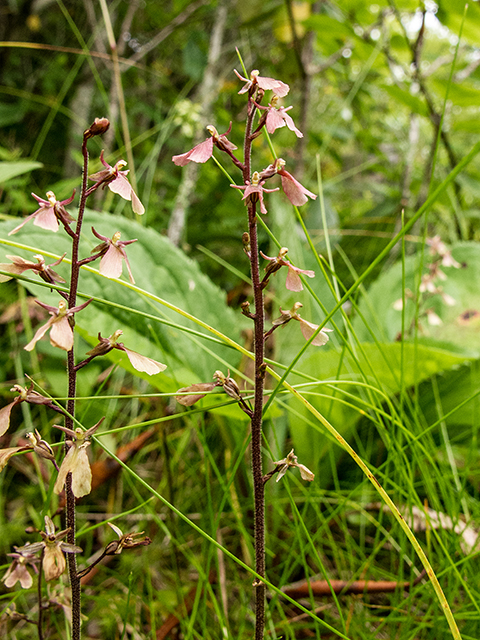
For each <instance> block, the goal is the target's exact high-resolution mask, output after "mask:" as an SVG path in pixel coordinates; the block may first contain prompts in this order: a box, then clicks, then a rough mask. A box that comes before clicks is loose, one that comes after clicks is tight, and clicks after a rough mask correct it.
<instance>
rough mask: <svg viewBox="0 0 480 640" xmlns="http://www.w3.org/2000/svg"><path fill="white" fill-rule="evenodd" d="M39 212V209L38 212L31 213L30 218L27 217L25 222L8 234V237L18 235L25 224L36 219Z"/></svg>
mask: <svg viewBox="0 0 480 640" xmlns="http://www.w3.org/2000/svg"><path fill="white" fill-rule="evenodd" d="M38 211H39V209H37V211H35V212H34V213H31V214H30V215H29V216H27V217H26V218H25V220H24V221H23V222H21V223H20V224H19V225H18V227H15V229H12V230H11V231H10V232H9V234H8V235H9V236H13V234H14V233H17V231H20V229H21V228H22V227H23V225H24V224H27V222H28V221H29V220H31V219H32V218H34V217H35V215H36V214H37V212H38Z"/></svg>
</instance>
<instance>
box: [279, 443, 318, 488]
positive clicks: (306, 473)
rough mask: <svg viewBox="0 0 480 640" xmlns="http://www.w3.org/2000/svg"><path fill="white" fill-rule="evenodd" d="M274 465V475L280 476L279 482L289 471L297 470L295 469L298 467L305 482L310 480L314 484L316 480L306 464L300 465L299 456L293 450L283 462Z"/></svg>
mask: <svg viewBox="0 0 480 640" xmlns="http://www.w3.org/2000/svg"><path fill="white" fill-rule="evenodd" d="M273 464H274V465H275V467H276V468H275V471H274V473H277V474H278V475H277V482H278V481H279V480H280V479H281V478H283V476H284V475H285V474H286V473H287V471H288V470H289V469H291V468H295V467H297V469H298V470H299V471H300V475H301V476H302V479H303V480H308V482H312V480H313V479H314V478H315V474H314V473H312V472H311V471H310V469H307V467H306V466H305V465H304V464H299V462H298V458H297V456H296V455H295V454H294V453H293V449H292V450H291V451H290V453H289V454H288V455H287V457H286V458H283V460H278V461H277V462H274V463H273Z"/></svg>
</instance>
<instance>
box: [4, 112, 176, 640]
mask: <svg viewBox="0 0 480 640" xmlns="http://www.w3.org/2000/svg"><path fill="white" fill-rule="evenodd" d="M109 124H110V123H109V121H108V120H107V119H106V118H97V119H95V121H94V123H93V124H92V125H91V126H90V127H89V128H88V129H87V130H86V131H85V132H84V135H83V144H82V155H83V181H82V188H81V193H80V201H79V206H78V212H77V218H76V225H75V226H74V225H73V223H74V221H75V218H74V217H73V216H72V215H71V214H70V213H69V212H68V211H67V207H68V206H69V205H71V204H72V203H73V199H74V195H75V194H73V195H72V196H71V197H70V198H68V199H67V200H62V201H58V200H57V199H56V197H55V194H54V193H53V192H52V191H49V192H48V193H47V199H43V198H40V197H39V196H36V195H35V194H32V196H33V197H34V198H35V200H36V201H37V203H38V204H39V205H40V206H39V208H38V209H37V210H36V211H34V213H32V214H31V215H30V216H28V217H27V218H26V219H25V220H23V221H22V223H21V224H19V225H18V226H17V227H15V228H14V229H13V230H12V231H11V232H10V235H13V234H15V233H16V232H17V231H18V230H19V229H21V228H22V227H23V226H24V225H25V224H27V223H28V222H29V221H31V220H33V224H35V225H37V226H39V227H41V228H43V229H46V230H47V231H51V232H54V233H56V232H58V231H59V229H63V230H64V231H65V232H66V233H67V234H68V236H69V237H70V239H71V255H70V258H71V269H70V280H69V283H68V290H65V288H59V289H57V291H58V295H59V298H60V299H59V301H58V305H57V306H52V305H49V304H46V303H44V302H42V301H41V300H36V302H37V303H38V305H39V306H40V307H41V308H43V309H44V310H45V311H47V312H48V313H49V315H50V318H49V319H48V321H47V322H46V323H45V324H43V325H42V326H40V327H39V328H38V329H37V330H36V332H35V334H34V336H33V338H32V339H31V340H30V342H28V343H27V344H26V345H25V347H24V348H25V349H26V350H27V351H32V350H34V349H35V347H36V345H37V343H38V342H39V341H40V340H42V339H43V338H44V336H45V335H46V334H47V332H48V331H49V332H50V336H49V337H50V343H51V345H52V346H53V347H55V348H58V349H60V350H62V351H64V352H66V360H67V376H68V400H67V403H66V406H65V407H62V406H61V405H60V404H59V403H57V402H54V401H53V400H52V399H51V398H49V397H46V396H44V395H42V394H41V393H39V392H38V391H35V390H34V389H33V386H34V385H33V383H32V385H31V386H30V388H23V387H21V386H20V385H18V384H16V385H14V386H13V387H12V392H16V393H17V394H18V395H17V396H16V397H15V399H14V400H13V401H12V402H10V403H9V404H8V405H6V406H5V407H3V408H2V409H0V435H3V434H4V433H5V432H6V431H7V430H8V428H9V425H10V415H11V412H12V410H13V409H14V407H16V405H18V404H20V403H22V402H26V403H28V404H30V405H43V406H44V407H46V408H47V409H51V410H53V411H55V412H56V415H58V414H61V415H62V416H63V417H64V424H63V425H60V426H58V427H57V428H58V429H60V430H61V431H63V433H64V434H65V441H64V446H63V460H62V461H61V464H60V466H59V465H58V464H57V461H56V456H55V453H54V450H53V448H52V446H51V445H50V443H48V442H46V441H45V440H44V439H43V438H42V435H41V433H40V432H39V431H38V430H37V429H35V432H32V433H28V434H26V437H27V440H29V441H30V443H31V444H26V445H21V446H17V447H8V448H6V449H0V470H1V469H3V468H4V466H5V465H6V464H7V463H8V461H9V460H10V459H11V457H12V456H13V455H16V454H22V453H32V452H33V453H34V454H36V455H38V456H40V457H42V458H45V459H47V460H49V461H51V462H52V472H53V473H54V474H55V482H54V487H53V490H54V493H56V494H65V505H66V506H65V514H66V517H65V528H64V529H63V530H62V531H61V532H59V533H55V525H54V524H53V520H52V518H53V515H52V518H50V516H48V515H46V516H45V531H40V536H41V537H42V541H41V542H33V543H27V544H25V545H23V546H22V547H15V552H14V553H11V554H10V555H11V557H12V558H13V563H12V565H11V566H10V568H9V569H8V571H7V573H6V574H5V576H4V577H3V582H4V584H5V586H7V587H13V586H14V584H15V583H16V582H19V583H20V585H21V586H22V587H23V588H30V587H31V585H32V581H33V578H32V576H31V574H30V573H29V571H28V565H30V566H31V567H32V568H33V569H34V571H36V572H37V573H38V581H39V586H38V590H37V591H38V600H39V602H38V612H39V613H38V618H37V620H36V621H33V622H34V623H35V624H36V625H37V628H38V637H39V638H40V639H42V638H43V637H44V636H43V611H44V609H45V607H46V606H48V605H46V604H45V603H44V601H43V600H44V599H43V596H42V589H41V578H42V575H43V576H44V577H45V580H46V581H47V582H50V581H53V580H57V579H58V578H59V577H60V576H61V575H62V574H63V573H64V571H65V570H66V568H67V566H68V574H69V579H70V587H71V612H70V614H69V617H70V616H71V626H72V631H71V637H72V638H73V640H79V639H80V622H81V590H80V578H81V576H82V575H84V574H85V572H87V573H88V571H89V567H87V568H86V569H83V570H82V571H81V572H79V571H78V569H77V562H76V554H79V553H81V552H82V549H81V548H80V547H79V546H78V545H77V544H76V534H75V508H76V507H75V504H76V500H78V499H80V498H82V497H83V496H85V495H88V494H89V493H90V491H91V487H92V472H91V469H90V462H89V458H88V453H87V451H88V447H89V446H90V445H91V437H92V436H93V435H94V433H95V432H96V431H97V429H98V428H99V426H100V424H101V423H102V422H103V418H101V419H100V420H99V421H98V422H97V423H96V424H95V425H93V426H91V427H90V428H88V429H84V428H82V427H81V426H78V422H77V421H76V418H75V409H76V387H77V373H78V371H79V370H80V369H81V368H83V367H84V366H87V365H88V364H89V363H90V362H91V361H92V360H93V359H94V358H97V357H101V356H103V355H105V354H107V353H108V352H109V351H111V350H112V349H119V350H121V351H124V352H125V353H126V355H127V356H128V358H129V360H130V362H131V364H132V366H133V367H134V368H135V369H137V370H138V371H143V372H146V373H148V374H149V375H154V374H156V373H159V372H160V371H163V370H164V369H165V367H166V365H163V364H161V363H160V362H156V361H155V360H153V359H151V358H148V357H146V356H143V355H141V354H139V353H137V352H135V351H132V350H130V349H128V348H127V347H125V346H124V344H123V343H122V342H119V341H118V340H119V338H120V336H121V334H122V330H121V329H116V330H115V328H112V334H111V336H110V337H109V338H102V336H101V335H100V334H99V336H98V339H99V342H98V344H97V345H96V346H95V347H94V348H93V349H91V350H90V351H89V352H87V353H86V354H85V356H84V357H78V356H77V353H76V349H75V338H74V327H75V317H76V315H77V314H78V313H81V312H82V311H83V309H85V307H86V306H88V305H89V304H90V303H91V302H92V300H87V301H86V302H84V303H82V304H77V291H78V285H79V280H80V275H81V267H82V266H84V265H86V264H89V263H92V262H94V261H95V260H100V265H99V271H100V273H101V274H102V275H103V276H106V277H107V278H118V277H120V275H121V273H122V269H123V264H124V263H125V265H126V267H127V271H128V276H129V279H130V281H131V282H132V283H133V282H134V278H133V275H132V272H131V269H130V265H129V263H128V259H127V254H126V250H125V248H126V247H127V246H128V245H129V244H131V243H132V242H135V240H125V241H122V240H120V233H119V232H116V231H115V230H112V236H111V238H109V237H106V236H103V235H101V234H99V233H98V232H97V231H96V230H95V229H93V228H92V233H93V235H94V236H95V237H96V238H97V239H98V240H100V241H101V244H99V245H98V246H97V247H96V248H95V249H94V250H93V252H92V254H93V255H90V256H85V257H81V256H80V255H79V244H80V238H81V236H82V233H83V228H82V225H83V219H84V213H85V208H86V203H87V199H88V198H89V197H90V196H92V195H93V194H94V193H95V191H96V190H97V189H99V188H102V189H104V188H105V187H108V188H109V189H110V190H111V191H112V192H113V193H115V194H118V195H120V196H121V197H122V198H124V199H125V200H128V201H130V202H131V203H132V208H133V211H134V212H135V213H137V214H140V215H141V214H143V213H144V211H145V209H144V207H143V205H142V203H141V202H140V199H139V198H138V196H137V194H136V193H135V192H134V190H133V188H132V186H131V185H130V183H129V181H128V177H127V175H128V171H125V170H123V169H124V166H125V164H126V163H125V161H123V160H119V161H118V162H117V163H116V164H115V165H114V166H113V167H112V166H110V165H109V164H108V163H107V162H106V161H105V159H104V157H103V151H102V153H101V155H100V161H101V163H102V164H103V166H104V167H105V168H104V169H102V170H101V171H99V172H97V173H94V174H93V175H90V176H89V172H88V151H87V142H88V140H89V139H90V138H93V137H94V136H98V135H102V134H103V133H105V132H106V131H107V129H108V128H109ZM88 180H90V181H92V182H93V183H94V184H93V185H92V186H90V187H89V186H88ZM8 257H9V259H10V260H11V263H5V264H1V265H0V269H1V270H2V271H3V272H4V275H2V276H1V279H0V282H6V281H7V280H9V279H10V278H11V277H15V276H19V275H22V274H23V273H24V272H26V271H31V272H33V274H35V275H37V276H39V277H40V278H41V279H43V280H44V281H45V282H47V283H49V284H52V285H55V286H56V285H57V283H61V284H62V283H64V282H65V280H64V279H63V278H62V277H61V276H59V275H58V274H57V273H56V272H55V271H54V270H53V268H52V267H55V266H57V265H58V264H60V262H61V261H62V260H63V258H64V257H65V256H62V258H61V259H60V260H57V261H56V262H54V263H53V264H52V265H46V264H45V260H44V258H43V256H42V255H36V256H35V258H36V260H37V262H32V261H29V260H25V259H24V258H22V257H19V256H14V255H12V256H8ZM55 426H57V425H55ZM115 530H116V529H115ZM116 531H117V530H116ZM117 533H118V532H117ZM128 535H129V536H130V538H128V540H130V539H132V540H133V539H134V537H135V536H136V535H137V534H135V533H131V534H128ZM138 535H141V534H138ZM128 540H127V541H126V542H123V537H121V548H135V547H136V546H140V545H146V544H149V543H150V540H149V539H148V538H146V537H143V538H142V541H141V542H138V541H137V542H136V543H135V542H131V543H128ZM117 547H118V544H117ZM120 550H121V549H120ZM39 552H40V559H39V560H38V558H37V556H36V554H38V553H39ZM119 552H120V551H116V553H119ZM64 554H66V556H65V555H64ZM106 554H108V551H106ZM37 563H38V564H39V568H37ZM27 620H28V621H29V622H32V621H31V620H30V619H29V618H28V619H27Z"/></svg>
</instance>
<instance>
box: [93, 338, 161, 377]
mask: <svg viewBox="0 0 480 640" xmlns="http://www.w3.org/2000/svg"><path fill="white" fill-rule="evenodd" d="M122 333H123V331H122V330H121V329H118V330H117V331H115V333H114V334H112V335H111V336H110V337H109V338H102V336H101V334H100V333H99V334H98V340H99V342H98V344H96V345H95V347H94V348H93V349H92V350H91V351H87V356H91V357H92V358H94V357H96V356H104V355H105V354H107V353H108V352H109V351H111V350H112V349H119V350H120V351H124V352H125V353H126V354H127V357H128V359H129V360H130V364H131V365H132V367H133V368H134V369H136V370H137V371H143V372H145V373H148V375H149V376H153V375H155V374H156V373H160V372H161V371H165V369H166V368H167V365H166V364H162V363H161V362H157V361H156V360H153V359H152V358H148V357H147V356H142V355H141V354H140V353H137V352H136V351H132V350H131V349H127V347H125V345H124V344H123V343H122V342H118V338H119V337H120V336H121V335H122Z"/></svg>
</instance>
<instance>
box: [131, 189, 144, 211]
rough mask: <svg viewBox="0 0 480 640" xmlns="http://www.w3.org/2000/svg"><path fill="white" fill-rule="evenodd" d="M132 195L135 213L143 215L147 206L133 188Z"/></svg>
mask: <svg viewBox="0 0 480 640" xmlns="http://www.w3.org/2000/svg"><path fill="white" fill-rule="evenodd" d="M131 195H132V209H133V213H136V214H137V215H139V216H143V214H144V213H145V207H144V206H143V204H142V203H141V202H140V198H139V197H138V196H137V194H136V193H135V191H134V190H133V189H132V192H131Z"/></svg>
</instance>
